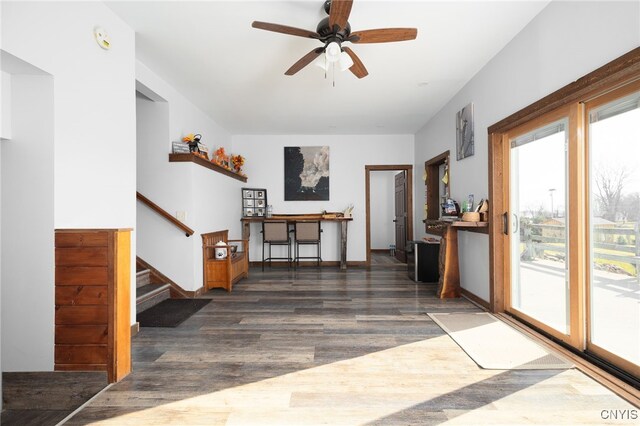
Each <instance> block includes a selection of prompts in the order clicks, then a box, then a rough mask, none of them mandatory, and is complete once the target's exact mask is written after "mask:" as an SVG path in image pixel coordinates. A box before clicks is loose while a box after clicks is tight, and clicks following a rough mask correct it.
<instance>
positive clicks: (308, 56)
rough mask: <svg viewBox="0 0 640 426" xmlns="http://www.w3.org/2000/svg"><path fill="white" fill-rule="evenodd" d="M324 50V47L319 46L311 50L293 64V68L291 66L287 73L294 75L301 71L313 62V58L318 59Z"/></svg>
mask: <svg viewBox="0 0 640 426" xmlns="http://www.w3.org/2000/svg"><path fill="white" fill-rule="evenodd" d="M323 51H324V47H318V48H317V49H313V50H312V51H311V52H309V53H307V54H306V55H304V56H303V57H302V58H300V60H299V61H298V62H296V63H295V64H293V65H292V66H291V68H289V69H288V70H287V71H286V72H285V75H294V74H295V73H297V72H298V71H300V70H301V69H302V68H304V67H306V66H307V65H309V64H310V63H311V62H313V60H314V59H316V58H317V57H318V56H320V54H321V53H322V52H323Z"/></svg>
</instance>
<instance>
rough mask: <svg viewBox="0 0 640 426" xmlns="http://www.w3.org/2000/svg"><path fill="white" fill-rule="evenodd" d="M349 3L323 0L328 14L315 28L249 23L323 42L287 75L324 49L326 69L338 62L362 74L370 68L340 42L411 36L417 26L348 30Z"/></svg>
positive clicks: (360, 76) (304, 65)
mask: <svg viewBox="0 0 640 426" xmlns="http://www.w3.org/2000/svg"><path fill="white" fill-rule="evenodd" d="M352 6H353V0H326V1H325V2H324V10H325V12H327V14H328V15H329V16H328V17H326V18H324V19H323V20H321V21H320V23H319V24H318V27H317V28H316V31H309V30H304V29H301V28H295V27H289V26H286V25H280V24H272V23H269V22H260V21H254V22H253V23H252V24H251V26H252V27H253V28H258V29H261V30H266V31H273V32H276V33H282V34H289V35H294V36H298V37H305V38H312V39H316V40H318V41H320V42H321V43H323V45H324V46H322V47H318V48H316V49H313V50H312V51H311V52H309V53H307V54H306V55H305V56H303V57H302V58H300V60H298V62H296V63H295V64H293V65H292V66H291V68H289V69H288V70H287V71H286V72H285V74H286V75H294V74H295V73H297V72H298V71H300V70H301V69H302V68H304V67H306V66H307V65H309V64H310V63H311V62H313V61H314V60H315V59H316V58H318V57H319V56H320V55H321V54H322V53H324V54H325V61H324V64H323V63H322V62H320V63H319V64H318V65H320V66H321V67H322V68H324V69H325V70H327V68H328V66H329V64H336V63H337V64H338V65H339V66H340V68H341V69H342V70H343V71H344V70H346V69H349V71H351V72H352V73H353V74H354V75H355V76H356V77H358V78H363V77H366V76H367V75H368V74H369V72H368V71H367V69H366V68H365V66H364V64H363V63H362V61H361V60H360V58H358V56H357V55H356V54H355V52H354V51H353V50H351V49H350V48H349V47H347V46H343V44H344V43H346V42H350V43H355V44H358V43H388V42H394V41H405V40H414V39H415V38H416V36H417V35H418V30H417V29H416V28H380V29H375V30H364V31H354V32H351V25H349V14H350V13H351V7H352Z"/></svg>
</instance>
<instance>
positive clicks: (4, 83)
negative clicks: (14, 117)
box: [0, 71, 11, 139]
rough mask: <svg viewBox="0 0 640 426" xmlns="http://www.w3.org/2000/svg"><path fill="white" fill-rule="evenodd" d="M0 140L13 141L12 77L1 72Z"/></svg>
mask: <svg viewBox="0 0 640 426" xmlns="http://www.w3.org/2000/svg"><path fill="white" fill-rule="evenodd" d="M0 139H11V75H9V73H6V72H4V71H0Z"/></svg>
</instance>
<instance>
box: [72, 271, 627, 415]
mask: <svg viewBox="0 0 640 426" xmlns="http://www.w3.org/2000/svg"><path fill="white" fill-rule="evenodd" d="M203 297H205V298H209V299H212V301H211V303H209V304H208V305H207V306H206V307H204V308H203V309H202V310H201V311H199V312H198V313H196V314H195V315H194V316H193V317H191V318H190V319H188V320H187V321H185V322H184V323H183V324H181V325H180V326H179V327H176V328H171V329H162V328H158V329H149V328H143V329H141V331H140V333H138V334H137V335H136V336H135V337H134V338H133V342H132V343H133V345H132V347H133V372H132V373H131V374H130V375H129V376H128V377H126V378H125V379H124V380H123V381H122V382H120V383H118V384H116V385H114V386H112V387H111V388H109V389H108V390H107V391H106V392H104V393H103V394H101V395H100V396H99V397H98V398H96V399H95V400H94V401H93V402H92V403H91V404H90V405H89V406H88V407H86V408H85V409H83V410H82V411H81V412H80V413H79V414H77V415H76V416H75V417H74V418H73V419H71V421H70V422H69V423H67V424H69V425H80V424H88V423H98V424H113V425H146V424H159V425H164V424H172V425H192V424H197V425H201V424H207V425H218V424H219V425H239V424H243V425H246V424H260V425H262V424H265V425H269V424H273V425H287V424H290V425H296V426H299V425H316V424H392V425H396V424H420V425H428V424H442V423H445V422H446V423H451V424H482V423H489V424H491V423H495V424H521V423H527V424H536V423H537V424H556V423H567V424H569V423H573V424H576V423H584V424H599V423H602V422H603V421H602V419H601V417H600V415H599V412H598V411H597V409H599V410H602V409H620V410H625V409H627V410H628V409H633V407H632V406H630V404H628V403H627V402H625V401H623V400H622V399H620V398H619V397H617V396H616V395H614V394H613V393H612V392H610V391H608V390H607V389H605V388H603V387H602V386H600V385H599V384H597V383H595V382H594V381H593V380H591V379H589V378H587V377H586V376H584V375H583V374H582V373H580V372H578V371H576V370H566V371H562V370H513V371H501V370H482V369H480V368H479V367H478V366H477V365H476V364H475V363H474V362H473V360H471V359H470V358H469V357H468V356H467V355H466V354H465V353H464V352H463V351H462V350H461V349H460V348H459V347H458V346H457V344H456V343H455V342H453V340H451V339H450V338H449V336H448V335H447V334H446V333H444V332H443V331H442V330H441V329H440V328H439V327H438V326H437V325H436V324H435V323H434V322H433V321H431V320H430V319H429V317H427V316H426V313H431V312H479V309H478V308H477V307H476V306H475V305H473V304H472V303H470V302H469V301H467V300H466V299H455V300H441V299H438V298H436V297H435V285H434V284H423V283H415V282H413V281H411V280H409V279H408V277H407V274H406V271H405V270H404V268H402V267H394V268H388V269H385V268H384V266H377V267H373V268H370V269H364V268H363V269H349V270H347V271H340V270H338V269H332V268H313V267H309V268H300V269H299V270H287V269H285V268H273V269H271V270H267V271H265V272H261V271H260V270H259V269H252V270H251V271H250V278H249V279H245V280H242V281H240V282H239V283H237V284H236V285H234V289H233V292H232V293H227V292H225V291H218V290H213V291H210V292H208V293H206V294H205V295H204V296H203ZM617 424H625V423H624V422H618V423H617Z"/></svg>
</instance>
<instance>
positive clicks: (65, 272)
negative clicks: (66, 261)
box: [56, 265, 109, 285]
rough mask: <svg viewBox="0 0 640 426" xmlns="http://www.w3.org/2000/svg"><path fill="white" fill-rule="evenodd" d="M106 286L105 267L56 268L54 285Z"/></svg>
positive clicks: (107, 275)
mask: <svg viewBox="0 0 640 426" xmlns="http://www.w3.org/2000/svg"><path fill="white" fill-rule="evenodd" d="M77 284H81V285H108V284H109V271H108V269H107V267H106V266H57V265H56V285H77Z"/></svg>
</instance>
